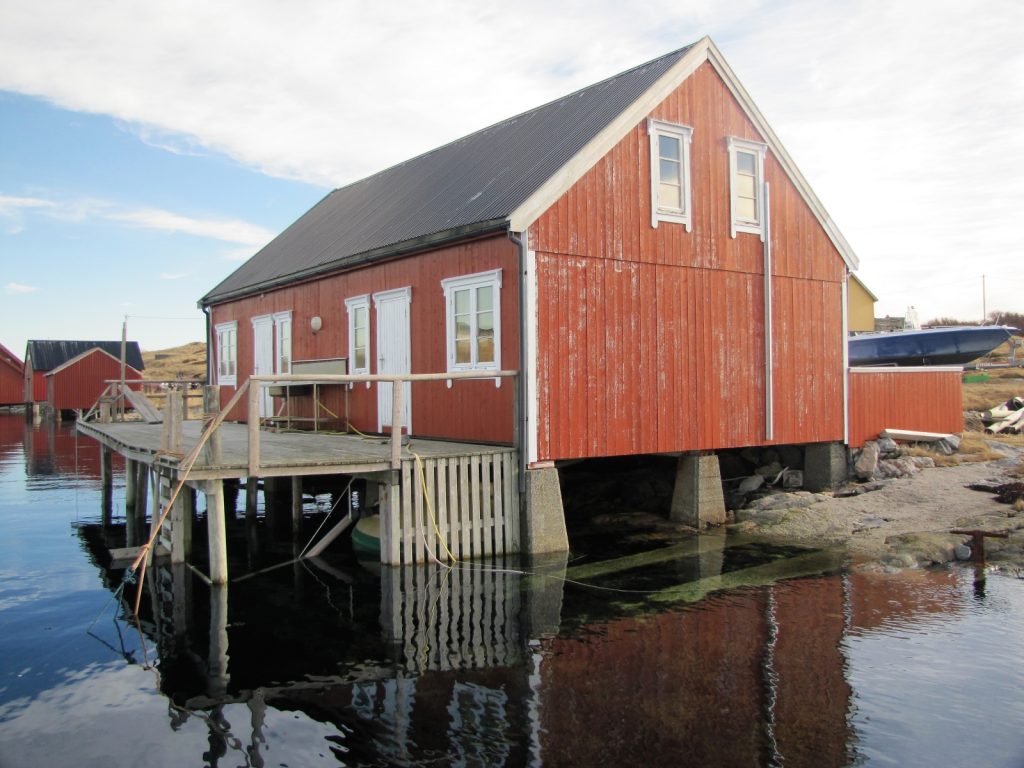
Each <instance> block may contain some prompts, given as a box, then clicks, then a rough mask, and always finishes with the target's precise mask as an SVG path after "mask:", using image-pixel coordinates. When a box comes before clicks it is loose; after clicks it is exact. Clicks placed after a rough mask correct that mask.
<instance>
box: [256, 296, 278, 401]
mask: <svg viewBox="0 0 1024 768" xmlns="http://www.w3.org/2000/svg"><path fill="white" fill-rule="evenodd" d="M252 349H253V354H252V373H253V375H254V376H267V375H270V374H272V373H273V372H274V318H273V317H272V316H270V315H263V316H261V317H254V318H253V319H252ZM273 407H274V406H273V401H272V400H271V397H270V389H269V388H268V387H266V386H264V387H261V388H260V416H261V417H266V416H272V415H273Z"/></svg>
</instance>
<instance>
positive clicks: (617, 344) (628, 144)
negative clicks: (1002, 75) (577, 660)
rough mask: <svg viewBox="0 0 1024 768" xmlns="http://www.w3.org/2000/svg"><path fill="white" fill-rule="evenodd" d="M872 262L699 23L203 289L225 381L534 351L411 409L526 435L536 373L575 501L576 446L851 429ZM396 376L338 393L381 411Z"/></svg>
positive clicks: (429, 392) (536, 407) (534, 420)
mask: <svg viewBox="0 0 1024 768" xmlns="http://www.w3.org/2000/svg"><path fill="white" fill-rule="evenodd" d="M856 267H857V258H856V256H855V254H854V253H853V251H852V249H851V248H850V246H849V244H848V243H847V242H846V240H845V239H844V238H843V236H842V234H841V233H840V232H839V230H838V229H837V227H836V226H835V224H834V222H833V221H832V219H831V218H830V217H829V215H828V213H827V212H826V210H825V209H824V207H823V206H822V204H821V202H820V201H819V200H818V198H817V196H816V195H815V194H814V192H813V191H812V190H811V188H810V186H809V185H808V183H807V181H806V180H805V179H804V177H803V176H802V175H801V173H800V171H799V170H798V168H797V167H796V165H795V163H794V162H793V160H792V158H790V156H789V154H788V153H787V152H786V150H785V149H784V148H783V146H782V145H781V143H780V142H779V140H778V137H777V136H776V135H775V133H774V132H773V131H772V129H771V127H770V126H769V125H768V123H767V121H766V120H765V118H764V116H763V115H762V114H761V112H760V111H759V110H758V108H757V107H756V106H755V104H754V103H753V101H752V99H751V98H750V96H749V94H748V93H747V92H746V90H745V89H744V88H743V86H742V85H741V83H740V82H739V80H738V79H737V78H736V76H735V74H734V73H733V71H732V70H731V69H730V67H729V65H728V64H727V63H726V62H725V60H724V58H723V57H722V55H721V53H720V51H719V50H718V48H717V47H716V46H715V45H714V43H713V42H712V41H711V40H710V39H708V38H704V39H702V40H700V41H699V42H697V43H695V44H693V45H690V46H687V47H686V48H682V49H680V50H677V51H674V52H672V53H670V54H667V55H665V56H662V57H661V58H658V59H655V60H654V61H651V62H648V63H646V64H643V65H641V66H639V67H636V68H634V69H631V70H628V71H627V72H623V73H621V74H619V75H616V76H614V77H611V78H609V79H607V80H604V81H602V82H600V83H597V84H595V85H593V86H590V87H588V88H584V89H583V90H581V91H577V92H576V93H573V94H570V95H568V96H566V97H564V98H562V99H558V100H556V101H553V102H551V103H549V104H546V105H544V106H541V107H538V108H537V109H534V110H531V111H529V112H526V113H523V114H521V115H518V116H516V117H513V118H510V119H509V120H506V121H504V122H501V123H498V124H495V125H492V126H490V127H488V128H485V129H483V130H481V131H479V132H477V133H474V134H471V135H470V136H466V137H464V138H462V139H460V140H458V141H455V142H452V143H451V144H448V145H445V146H444V147H441V148H439V149H437V150H434V151H433V152H430V153H427V154H425V155H422V156H420V157H417V158H413V159H412V160H409V161H407V162H405V163H402V164H400V165H397V166H395V167H393V168H390V169H388V170H386V171H383V172H381V173H379V174H376V175H374V176H371V177H369V178H367V179H363V180H362V181H358V182H355V183H353V184H351V185H349V186H347V187H343V188H341V189H338V190H336V191H334V192H332V193H331V194H330V195H328V196H327V197H326V198H324V199H323V200H322V201H321V202H320V203H319V204H317V205H316V206H315V207H314V208H313V209H312V210H310V211H309V212H308V213H306V214H305V215H304V216H302V217H301V218H300V219H299V220H298V221H296V222H295V223H294V224H292V225H291V226H290V227H289V228H288V229H286V230H285V231H284V232H282V233H281V235H279V236H278V237H277V238H276V239H275V240H274V241H272V242H271V243H270V244H269V245H267V246H266V247H265V248H264V249H263V250H261V251H260V252H259V253H257V254H256V255H255V256H254V257H253V258H252V259H250V260H249V261H248V262H247V263H245V264H244V265H243V266H242V267H240V268H239V269H238V270H237V271H236V272H234V273H233V274H232V275H230V276H229V277H228V278H227V279H226V280H224V281H223V282H222V283H221V284H220V285H218V286H217V287H216V288H214V289H213V290H212V291H210V292H209V293H208V294H207V295H206V296H204V297H203V299H202V300H201V302H200V305H201V306H202V307H203V308H204V310H205V311H207V312H208V313H209V318H210V328H211V338H210V349H211V350H212V354H211V356H210V366H211V370H210V374H211V380H212V381H215V382H219V383H220V384H221V385H222V386H223V387H224V391H223V392H222V397H223V398H224V399H225V400H226V399H227V398H229V397H230V396H231V394H232V391H231V388H232V387H235V386H238V385H240V384H241V382H242V381H243V380H244V379H245V378H246V377H247V376H248V375H249V374H250V373H260V374H272V373H287V372H289V371H291V370H292V365H293V362H294V361H298V360H317V361H335V364H336V365H337V366H338V368H337V370H342V369H344V370H345V371H347V372H349V373H403V372H413V373H434V372H445V371H477V372H479V373H480V374H481V375H482V376H485V375H486V374H487V372H489V371H498V370H501V369H506V370H508V369H511V370H518V371H519V372H520V380H519V384H518V386H515V385H508V384H507V383H506V384H504V385H502V386H501V387H496V386H495V383H494V382H493V381H490V380H484V381H475V382H470V383H464V382H459V383H457V384H455V385H454V386H450V383H448V384H446V383H445V382H431V383H418V384H416V385H415V386H413V387H412V388H411V391H409V393H408V395H409V396H408V397H406V398H405V400H404V402H405V403H406V404H407V408H406V409H405V411H404V413H403V424H404V426H405V428H406V429H407V430H409V431H410V432H411V433H412V434H414V435H417V436H422V437H439V438H441V437H443V438H450V439H461V440H471V441H494V442H506V443H507V442H510V441H512V440H513V437H514V435H513V427H512V420H511V418H510V416H511V414H512V413H513V412H514V405H515V404H516V403H515V398H517V397H519V398H521V402H520V403H519V405H520V408H519V413H520V415H521V421H520V422H519V430H518V431H519V432H520V433H521V435H522V445H521V450H522V454H523V456H522V458H523V464H524V466H526V467H529V468H530V470H529V471H528V472H527V476H528V478H527V483H526V485H527V489H526V490H527V493H526V497H527V505H528V506H529V505H531V504H534V505H544V504H547V503H549V502H550V503H552V504H557V503H558V501H559V498H558V494H557V477H555V479H554V480H553V481H552V480H550V479H545V478H550V477H551V473H552V472H553V471H554V469H553V468H554V466H555V465H554V462H557V461H560V460H575V459H586V458H594V457H606V456H620V455H630V454H685V455H687V456H688V457H693V456H700V455H701V454H705V453H707V452H713V451H716V450H720V449H726V448H738V447H745V446H760V445H772V444H790V445H805V446H817V447H835V446H842V445H843V444H844V443H847V442H848V440H849V424H848V415H847V413H848V411H847V407H846V403H847V398H848V394H849V391H848V379H847V374H846V335H847V334H846V308H845V302H846V285H847V282H846V281H847V278H848V275H849V274H850V272H851V270H853V269H855V268H856ZM341 359H344V360H341ZM389 386H390V385H386V386H385V385H381V386H378V385H377V384H366V385H363V384H356V385H354V387H352V388H351V389H347V390H346V389H343V388H342V387H336V388H334V391H330V388H326V389H325V390H324V392H322V393H321V395H322V396H321V400H322V402H323V405H324V406H325V407H326V408H325V411H324V412H326V413H330V414H336V415H337V414H344V415H346V417H347V418H348V419H349V420H350V421H351V423H352V424H353V425H354V426H355V427H357V428H358V429H360V430H362V431H381V430H384V429H386V428H387V427H389V426H390V420H391V416H390V412H391V411H390V402H391V401H390V390H389ZM301 399H302V398H297V400H301ZM307 400H308V398H307ZM281 407H282V404H281V402H280V401H276V402H275V401H274V400H273V399H272V398H271V397H270V395H269V393H268V394H267V396H266V397H265V398H264V402H263V404H262V408H261V415H263V416H266V417H273V416H274V414H275V413H277V412H278V411H279V410H280V409H281ZM288 407H289V409H291V408H292V407H293V404H292V403H289V406H288ZM311 408H312V406H311V404H310V403H308V402H307V403H306V411H305V413H306V415H307V416H308V415H309V414H310V412H311ZM234 415H235V416H237V417H239V418H241V417H242V416H243V415H244V414H242V413H241V412H238V413H236V414H234ZM903 426H904V427H906V428H917V429H926V428H927V427H928V426H929V425H928V424H919V423H915V424H913V425H910V424H906V425H903ZM834 453H835V452H834V451H832V454H833V455H834ZM716 467H717V465H716ZM701 471H703V470H699V472H701ZM699 472H698V474H699ZM715 473H716V476H717V469H716V470H715ZM697 484H698V485H699V482H698V483H697ZM545 499H546V500H547V501H544V500H545ZM531 514H532V513H531ZM527 517H529V515H527ZM556 527H557V526H556ZM528 546H530V545H529V544H528Z"/></svg>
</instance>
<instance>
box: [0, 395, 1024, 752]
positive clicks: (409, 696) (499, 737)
mask: <svg viewBox="0 0 1024 768" xmlns="http://www.w3.org/2000/svg"><path fill="white" fill-rule="evenodd" d="M116 462H117V460H116V459H115V493H114V509H115V520H114V525H113V526H109V527H108V528H107V529H106V530H104V529H103V527H102V526H101V525H99V517H100V504H101V502H100V492H99V450H98V447H97V446H96V444H95V443H93V442H92V441H90V440H88V439H86V438H76V437H75V434H74V432H73V431H72V430H71V429H70V428H69V427H56V428H54V427H52V426H51V427H46V426H40V427H32V426H31V425H30V424H29V425H26V423H25V421H24V419H23V418H22V417H21V416H7V415H0V523H2V528H0V766H3V768H8V767H15V766H121V765H125V766H127V765H146V766H164V765H167V766H182V765H196V766H200V765H218V766H291V767H292V768H296V767H298V766H310V765H328V766H330V765H350V766H355V765H417V766H419V765H423V766H427V765H436V766H444V765H467V766H472V765H488V766H489V765H510V766H518V765H545V766H563V765H564V766H572V765H601V766H607V765H634V764H645V765H694V766H715V765H723V766H761V765H780V766H815V767H818V766H825V767H827V766H843V765H895V766H934V765H950V766H960V765H977V766H1024V729H1022V728H1021V725H1022V724H1024V663H1022V661H1021V655H1022V653H1021V652H1022V650H1024V644H1022V638H1024V581H1021V580H1018V579H1014V578H1010V577H1005V576H1002V577H1000V576H989V577H988V579H987V581H986V583H984V584H975V582H974V578H973V573H972V572H971V571H970V570H967V569H953V570H937V571H905V572H902V573H898V574H863V573H846V572H844V571H842V570H841V569H840V570H832V571H830V572H828V573H825V574H822V573H820V570H821V569H822V568H827V566H828V563H827V561H825V560H822V558H820V557H819V556H818V555H815V554H814V553H805V552H800V551H797V550H791V549H790V550H787V549H784V548H778V549H775V550H757V549H751V548H743V547H738V546H733V543H732V542H731V541H728V540H724V539H713V538H711V539H706V540H704V541H702V542H701V543H700V544H699V546H698V545H693V546H691V547H689V548H687V547H686V546H682V547H677V549H678V551H676V549H673V550H665V552H666V553H671V554H672V555H675V556H673V557H669V556H668V555H667V554H666V555H665V556H664V557H663V558H655V562H650V563H648V564H646V565H644V566H640V567H636V568H633V569H631V570H629V571H626V572H623V571H614V570H611V569H608V568H604V567H602V566H601V565H600V564H599V563H596V562H594V559H595V558H594V556H593V553H590V554H589V555H588V553H586V552H582V553H577V554H579V555H580V557H579V558H578V559H577V558H575V556H574V559H573V561H572V562H571V563H570V564H569V567H568V570H566V566H565V563H564V562H561V563H560V562H557V561H556V562H546V563H535V564H533V565H532V566H530V567H529V568H528V569H527V570H529V571H530V574H529V575H523V574H522V572H521V571H522V570H524V567H523V566H522V565H521V564H518V563H511V562H510V563H507V564H505V566H506V567H505V569H503V570H497V569H485V568H481V567H470V566H464V567H460V568H456V569H453V570H447V569H441V568H437V567H434V568H423V569H408V570H405V571H400V570H399V571H392V570H388V569H385V570H384V572H383V573H381V572H380V569H379V568H378V569H374V568H372V567H371V568H367V567H363V566H362V565H360V564H359V563H358V562H356V561H355V560H354V559H353V558H352V556H351V554H350V553H346V552H344V551H339V552H335V553H332V554H331V556H330V557H328V558H325V559H323V560H321V561H317V562H309V561H304V562H302V563H298V564H289V563H288V561H289V560H290V559H291V558H292V555H293V552H294V547H293V544H292V543H291V542H290V541H289V540H284V541H282V540H279V539H275V538H274V537H273V536H271V535H270V533H269V531H268V527H269V526H268V525H267V524H266V522H265V520H264V519H263V517H262V516H261V518H260V522H259V523H257V524H255V525H254V524H251V523H250V524H249V525H248V526H246V523H245V520H244V514H242V513H240V514H239V515H238V517H237V519H236V520H235V521H234V523H233V524H232V527H231V536H232V542H231V572H232V575H233V577H235V578H238V577H241V576H245V575H246V574H247V573H251V572H253V571H260V570H262V569H265V568H268V567H271V566H273V565H276V564H284V565H283V566H282V567H278V568H274V569H272V570H268V571H263V572H261V573H259V574H257V575H255V576H253V577H251V578H243V579H241V580H238V581H236V582H234V583H232V584H231V585H230V586H229V587H228V588H225V589H219V590H211V589H209V588H208V587H206V586H205V585H204V584H203V583H202V582H201V581H199V580H198V579H196V578H195V577H194V576H192V575H191V572H189V571H186V570H183V569H177V570H172V569H170V568H162V569H155V571H153V572H151V573H150V575H149V576H148V577H147V581H146V585H145V586H144V588H143V600H142V607H141V609H140V613H141V614H142V616H141V622H140V624H139V625H136V624H135V623H134V622H133V621H130V620H128V619H127V618H126V617H127V615H128V612H127V611H126V610H125V608H124V606H123V605H121V604H119V603H118V601H117V600H116V599H115V598H114V594H115V591H116V589H117V587H118V585H119V583H120V579H121V575H122V573H123V571H122V570H118V569H108V568H107V567H106V566H107V564H108V561H107V560H106V555H105V547H104V546H103V544H104V542H106V544H108V545H110V546H123V543H122V542H123V537H124V532H123V526H121V525H119V523H120V522H122V520H119V519H118V518H117V513H118V511H121V513H122V515H123V498H124V488H123V468H122V467H121V466H120V465H119V464H117V463H116ZM308 512H309V519H308V521H307V522H308V523H309V526H310V529H311V530H312V529H313V528H314V527H315V525H316V524H318V523H319V520H318V519H317V518H316V514H315V509H314V505H312V504H310V505H309V506H308ZM304 543H305V541H302V542H301V543H300V544H299V545H298V546H299V548H301V546H302V544H304ZM196 544H197V560H200V561H201V560H202V557H201V552H202V549H203V546H204V544H203V541H202V526H201V525H200V526H198V527H197V530H196ZM200 564H201V563H200ZM785 569H789V570H790V571H792V572H794V573H812V572H814V571H819V572H818V573H817V574H816V575H805V576H803V577H802V578H794V579H789V580H783V581H777V582H775V583H769V584H764V583H763V582H764V580H765V579H766V578H768V577H769V576H770V575H772V574H773V573H780V572H782V571H783V570H785ZM565 579H569V581H566V580H565ZM575 581H580V582H585V583H586V584H587V585H588V586H583V585H581V584H577V583H575ZM734 585H745V586H734ZM719 587H732V588H726V589H722V590H718V591H716V589H717V588H719ZM134 589H135V587H131V586H130V587H129V588H128V593H129V594H128V596H129V597H132V596H133V590H134Z"/></svg>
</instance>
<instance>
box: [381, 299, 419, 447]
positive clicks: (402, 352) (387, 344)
mask: <svg viewBox="0 0 1024 768" xmlns="http://www.w3.org/2000/svg"><path fill="white" fill-rule="evenodd" d="M411 300H412V290H411V289H410V288H399V289H397V290H393V291H383V292H381V293H375V294H373V303H374V306H375V307H376V308H377V373H379V374H382V375H387V374H402V373H410V372H411V371H412V354H411V346H412V345H411V340H410V325H409V304H410V302H411ZM393 386H394V385H392V384H391V383H390V382H388V383H385V382H381V383H380V384H379V385H378V387H377V430H378V431H379V432H383V431H384V429H385V428H386V427H387V428H390V426H391V410H392V406H393V400H392V388H393ZM402 426H403V427H405V430H406V432H411V431H412V389H411V385H410V384H409V382H406V383H405V384H403V385H402Z"/></svg>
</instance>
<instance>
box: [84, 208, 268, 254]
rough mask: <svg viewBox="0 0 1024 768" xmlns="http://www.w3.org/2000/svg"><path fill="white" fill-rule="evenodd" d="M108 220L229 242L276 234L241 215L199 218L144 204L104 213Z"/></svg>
mask: <svg viewBox="0 0 1024 768" xmlns="http://www.w3.org/2000/svg"><path fill="white" fill-rule="evenodd" d="M101 215H102V216H103V218H105V219H108V220H109V221H116V222H121V223H123V224H129V225H131V226H134V227H141V228H143V229H155V230H160V231H162V232H174V233H178V232H180V233H182V234H187V235H195V236H197V237H208V238H211V239H213V240H224V241H225V242H229V243H245V244H247V245H264V244H265V243H267V242H268V241H269V240H270V239H271V238H273V237H274V234H275V233H274V232H271V231H270V230H269V229H266V228H265V227H260V226H257V225H255V224H249V223H248V222H245V221H241V220H239V219H196V218H192V217H190V216H182V215H180V214H177V213H172V212H171V211H163V210H160V209H157V208H142V209H139V210H134V211H107V212H104V213H102V214H101Z"/></svg>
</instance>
